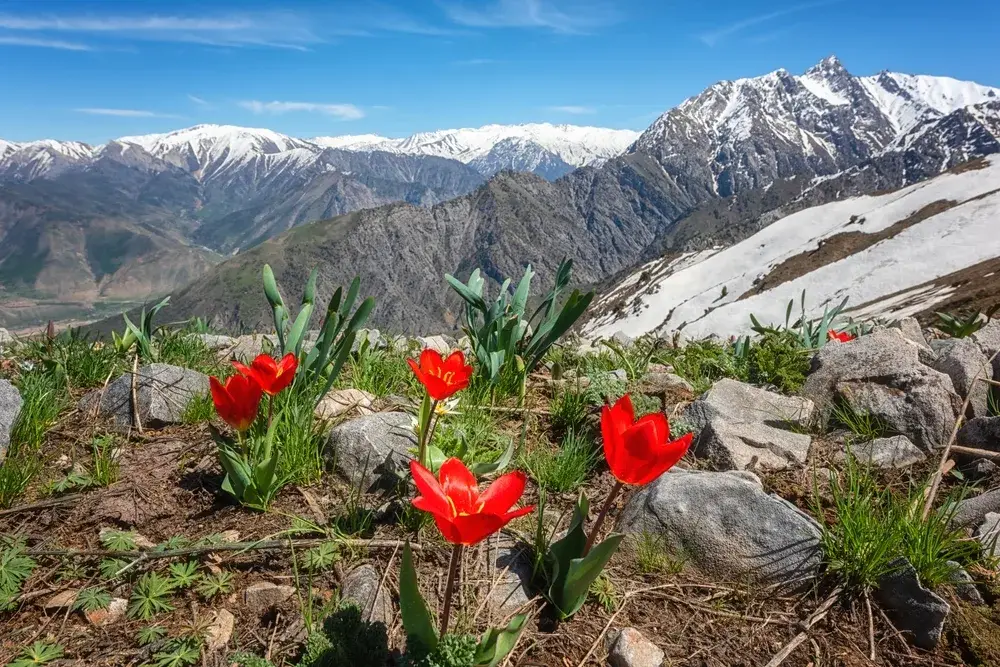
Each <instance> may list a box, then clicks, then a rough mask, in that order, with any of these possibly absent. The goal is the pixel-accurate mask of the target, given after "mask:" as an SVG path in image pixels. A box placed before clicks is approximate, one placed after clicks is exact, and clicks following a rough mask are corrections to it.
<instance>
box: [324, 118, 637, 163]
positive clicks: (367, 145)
mask: <svg viewBox="0 0 1000 667" xmlns="http://www.w3.org/2000/svg"><path fill="white" fill-rule="evenodd" d="M638 136H639V133H638V132H635V131H633V130H611V129H607V128H603V127H582V126H578V125H552V124H551V123H528V124H524V125H484V126H483V127H477V128H462V129H458V130H437V131H434V132H420V133H418V134H414V135H412V136H410V137H406V138H404V139H385V138H383V137H378V136H376V135H364V136H360V137H351V136H348V137H318V138H316V139H313V141H314V142H316V143H318V144H321V145H324V146H332V147H335V148H346V149H349V150H381V151H389V152H393V153H405V154H408V155H436V156H437V157H446V158H451V159H453V160H458V161H460V162H465V163H466V164H471V163H473V162H476V163H478V164H481V165H484V167H485V169H486V171H484V172H483V173H495V172H497V171H499V170H500V169H504V168H509V167H506V166H500V167H499V168H494V167H493V165H494V164H495V163H494V162H492V161H489V160H488V159H487V158H488V156H489V154H490V153H491V152H493V151H494V149H495V148H496V147H497V146H498V145H499V144H501V143H503V144H506V146H507V147H506V148H502V149H501V151H502V152H503V153H505V154H506V155H505V157H504V158H502V161H506V162H510V163H512V164H516V163H524V164H529V163H531V162H532V161H533V160H536V159H538V158H536V157H535V156H536V155H537V154H538V153H540V152H547V153H549V154H551V155H554V156H556V157H558V158H559V159H560V160H562V161H563V162H565V163H566V164H568V165H571V166H573V167H583V166H587V165H595V164H600V163H602V162H603V161H605V160H607V159H608V158H610V157H614V156H615V155H618V154H619V153H621V152H622V151H624V150H625V149H626V148H628V146H629V145H630V144H631V143H632V142H633V141H635V140H636V138H637V137H638ZM512 149H514V150H516V151H517V152H518V153H519V155H518V156H517V157H513V156H511V155H510V151H511V150H512ZM487 165H488V166H487ZM490 170H492V171H490Z"/></svg>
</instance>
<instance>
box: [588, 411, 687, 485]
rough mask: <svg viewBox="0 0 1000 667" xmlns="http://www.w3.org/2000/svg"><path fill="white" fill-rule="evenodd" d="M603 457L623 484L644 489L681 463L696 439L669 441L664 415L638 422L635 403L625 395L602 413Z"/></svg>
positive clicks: (650, 416)
mask: <svg viewBox="0 0 1000 667" xmlns="http://www.w3.org/2000/svg"><path fill="white" fill-rule="evenodd" d="M601 434H602V435H603V437H604V457H605V458H606V459H607V461H608V466H609V467H610V468H611V473H612V474H613V475H614V476H615V477H616V478H617V479H618V481H619V482H621V483H622V484H631V485H634V486H643V485H645V484H648V483H649V482H651V481H653V480H654V479H656V478H657V477H659V476H660V475H662V474H663V473H665V472H666V471H667V470H669V469H670V468H672V467H673V466H674V464H676V463H677V462H678V461H680V460H681V458H682V457H683V456H684V454H685V453H687V450H688V447H690V446H691V439H692V437H693V435H692V434H691V433H688V434H687V435H684V436H681V437H680V438H678V439H676V440H671V439H670V423H669V422H668V421H667V418H666V416H664V414H663V413H662V412H656V413H653V414H649V415H646V416H645V417H642V418H640V419H639V420H636V418H635V409H634V408H633V407H632V399H631V397H629V395H628V394H625V395H624V396H623V397H622V398H621V399H620V400H619V401H618V402H617V403H615V404H614V405H613V406H605V407H604V408H603V410H602V411H601Z"/></svg>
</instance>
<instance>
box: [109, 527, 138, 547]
mask: <svg viewBox="0 0 1000 667" xmlns="http://www.w3.org/2000/svg"><path fill="white" fill-rule="evenodd" d="M135 537H136V536H135V533H132V532H127V531H123V530H107V531H104V532H103V533H101V544H103V545H104V548H105V549H107V550H108V551H135V550H136V544H135Z"/></svg>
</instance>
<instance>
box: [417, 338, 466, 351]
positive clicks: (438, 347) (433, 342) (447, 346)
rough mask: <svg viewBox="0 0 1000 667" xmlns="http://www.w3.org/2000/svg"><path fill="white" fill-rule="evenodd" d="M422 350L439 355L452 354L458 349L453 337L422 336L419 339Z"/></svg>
mask: <svg viewBox="0 0 1000 667" xmlns="http://www.w3.org/2000/svg"><path fill="white" fill-rule="evenodd" d="M417 342H418V343H420V350H428V349H430V350H434V351H436V352H438V353H439V354H442V355H444V354H450V353H451V352H452V351H454V350H455V349H456V348H457V342H456V341H455V339H454V338H452V337H451V336H445V335H438V336H421V337H418V338H417Z"/></svg>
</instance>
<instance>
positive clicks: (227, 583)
mask: <svg viewBox="0 0 1000 667" xmlns="http://www.w3.org/2000/svg"><path fill="white" fill-rule="evenodd" d="M232 590H233V575H232V574H230V573H229V572H225V571H221V572H219V573H218V574H212V573H209V574H205V575H202V577H201V581H199V582H198V587H197V591H198V595H200V596H201V597H203V598H205V599H206V600H211V599H212V598H214V597H217V596H219V595H226V594H228V593H230V592H231V591H232Z"/></svg>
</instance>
